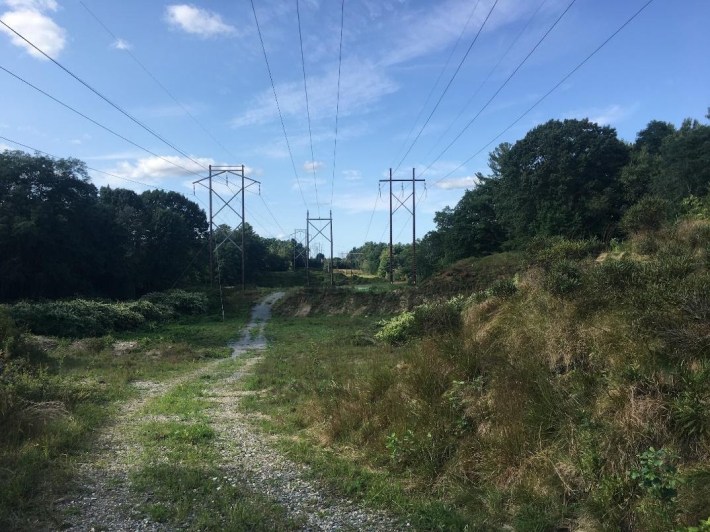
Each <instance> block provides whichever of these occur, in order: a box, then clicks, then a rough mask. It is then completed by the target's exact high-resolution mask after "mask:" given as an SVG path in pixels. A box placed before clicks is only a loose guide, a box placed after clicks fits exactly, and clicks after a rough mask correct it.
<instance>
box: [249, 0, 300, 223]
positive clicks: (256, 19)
mask: <svg viewBox="0 0 710 532" xmlns="http://www.w3.org/2000/svg"><path fill="white" fill-rule="evenodd" d="M251 10H252V12H253V13H254V22H255V23H256V31H257V33H258V34H259V42H260V43H261V50H262V52H264V62H265V63H266V70H267V71H268V73H269V80H270V81H271V90H272V91H273V93H274V101H275V102H276V109H277V110H278V112H279V118H280V119H281V129H282V130H283V133H284V139H286V147H287V148H288V154H289V157H290V158H291V166H292V167H293V174H294V175H295V176H296V183H298V191H299V192H300V193H301V199H302V200H303V204H304V205H305V206H306V209H308V202H306V197H305V196H304V195H303V188H302V187H301V180H300V179H299V177H298V171H297V170H296V162H295V161H294V160H293V151H291V143H290V142H289V140H288V134H287V133H286V124H285V123H284V117H283V114H282V113H281V106H280V105H279V97H278V96H277V95H276V85H275V84H274V76H273V75H272V74H271V66H269V58H268V57H267V55H266V46H264V38H263V37H262V35H261V26H259V19H258V17H257V16H256V8H255V7H254V0H251Z"/></svg>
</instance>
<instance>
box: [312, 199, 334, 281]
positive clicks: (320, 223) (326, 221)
mask: <svg viewBox="0 0 710 532" xmlns="http://www.w3.org/2000/svg"><path fill="white" fill-rule="evenodd" d="M329 215H330V216H329V217H328V218H311V215H310V212H309V211H306V284H310V277H309V267H310V264H309V263H310V257H311V253H310V249H311V242H312V241H313V239H315V238H317V237H318V236H322V237H323V238H325V239H326V240H327V241H328V242H330V286H331V287H332V286H333V211H330V212H329ZM314 222H315V223H314ZM311 228H313V230H314V231H315V234H314V235H313V236H311V232H310V230H311ZM326 229H329V230H330V236H326V235H325V231H326Z"/></svg>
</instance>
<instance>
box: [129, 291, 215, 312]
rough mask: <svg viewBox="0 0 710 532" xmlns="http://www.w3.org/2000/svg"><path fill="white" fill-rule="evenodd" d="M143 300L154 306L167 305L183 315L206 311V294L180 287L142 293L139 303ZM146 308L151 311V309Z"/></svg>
mask: <svg viewBox="0 0 710 532" xmlns="http://www.w3.org/2000/svg"><path fill="white" fill-rule="evenodd" d="M145 301H148V302H150V303H153V304H154V305H156V306H163V307H167V308H168V309H170V310H172V311H174V312H176V313H178V314H183V315H194V314H203V313H205V312H206V311H207V296H206V295H205V294H204V293H202V292H187V291H185V290H180V289H173V290H167V291H165V292H152V293H150V294H146V295H144V296H143V297H142V298H141V301H140V302H139V303H142V302H145ZM147 310H148V311H149V312H150V311H151V309H147Z"/></svg>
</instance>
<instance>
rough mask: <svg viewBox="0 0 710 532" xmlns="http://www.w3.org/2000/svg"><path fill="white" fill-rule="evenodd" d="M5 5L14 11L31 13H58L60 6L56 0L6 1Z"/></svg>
mask: <svg viewBox="0 0 710 532" xmlns="http://www.w3.org/2000/svg"><path fill="white" fill-rule="evenodd" d="M4 4H5V5H7V6H8V7H10V9H13V10H17V11H19V10H23V9H29V10H31V11H56V10H57V9H59V4H57V2H56V0H5V2H4Z"/></svg>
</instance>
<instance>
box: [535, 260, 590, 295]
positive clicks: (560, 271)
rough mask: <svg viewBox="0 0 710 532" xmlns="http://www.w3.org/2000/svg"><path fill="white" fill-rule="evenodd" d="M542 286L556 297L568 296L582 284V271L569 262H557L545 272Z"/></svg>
mask: <svg viewBox="0 0 710 532" xmlns="http://www.w3.org/2000/svg"><path fill="white" fill-rule="evenodd" d="M543 284H544V286H545V288H546V289H547V290H548V291H550V292H551V293H553V294H555V295H557V296H561V295H565V294H570V293H571V292H573V291H575V290H576V289H577V288H579V287H580V285H581V284H582V271H581V270H580V268H579V266H578V265H577V264H576V263H574V262H572V261H570V260H559V261H557V262H554V263H553V264H552V265H550V267H549V268H548V270H547V271H546V272H545V277H544V282H543Z"/></svg>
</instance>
